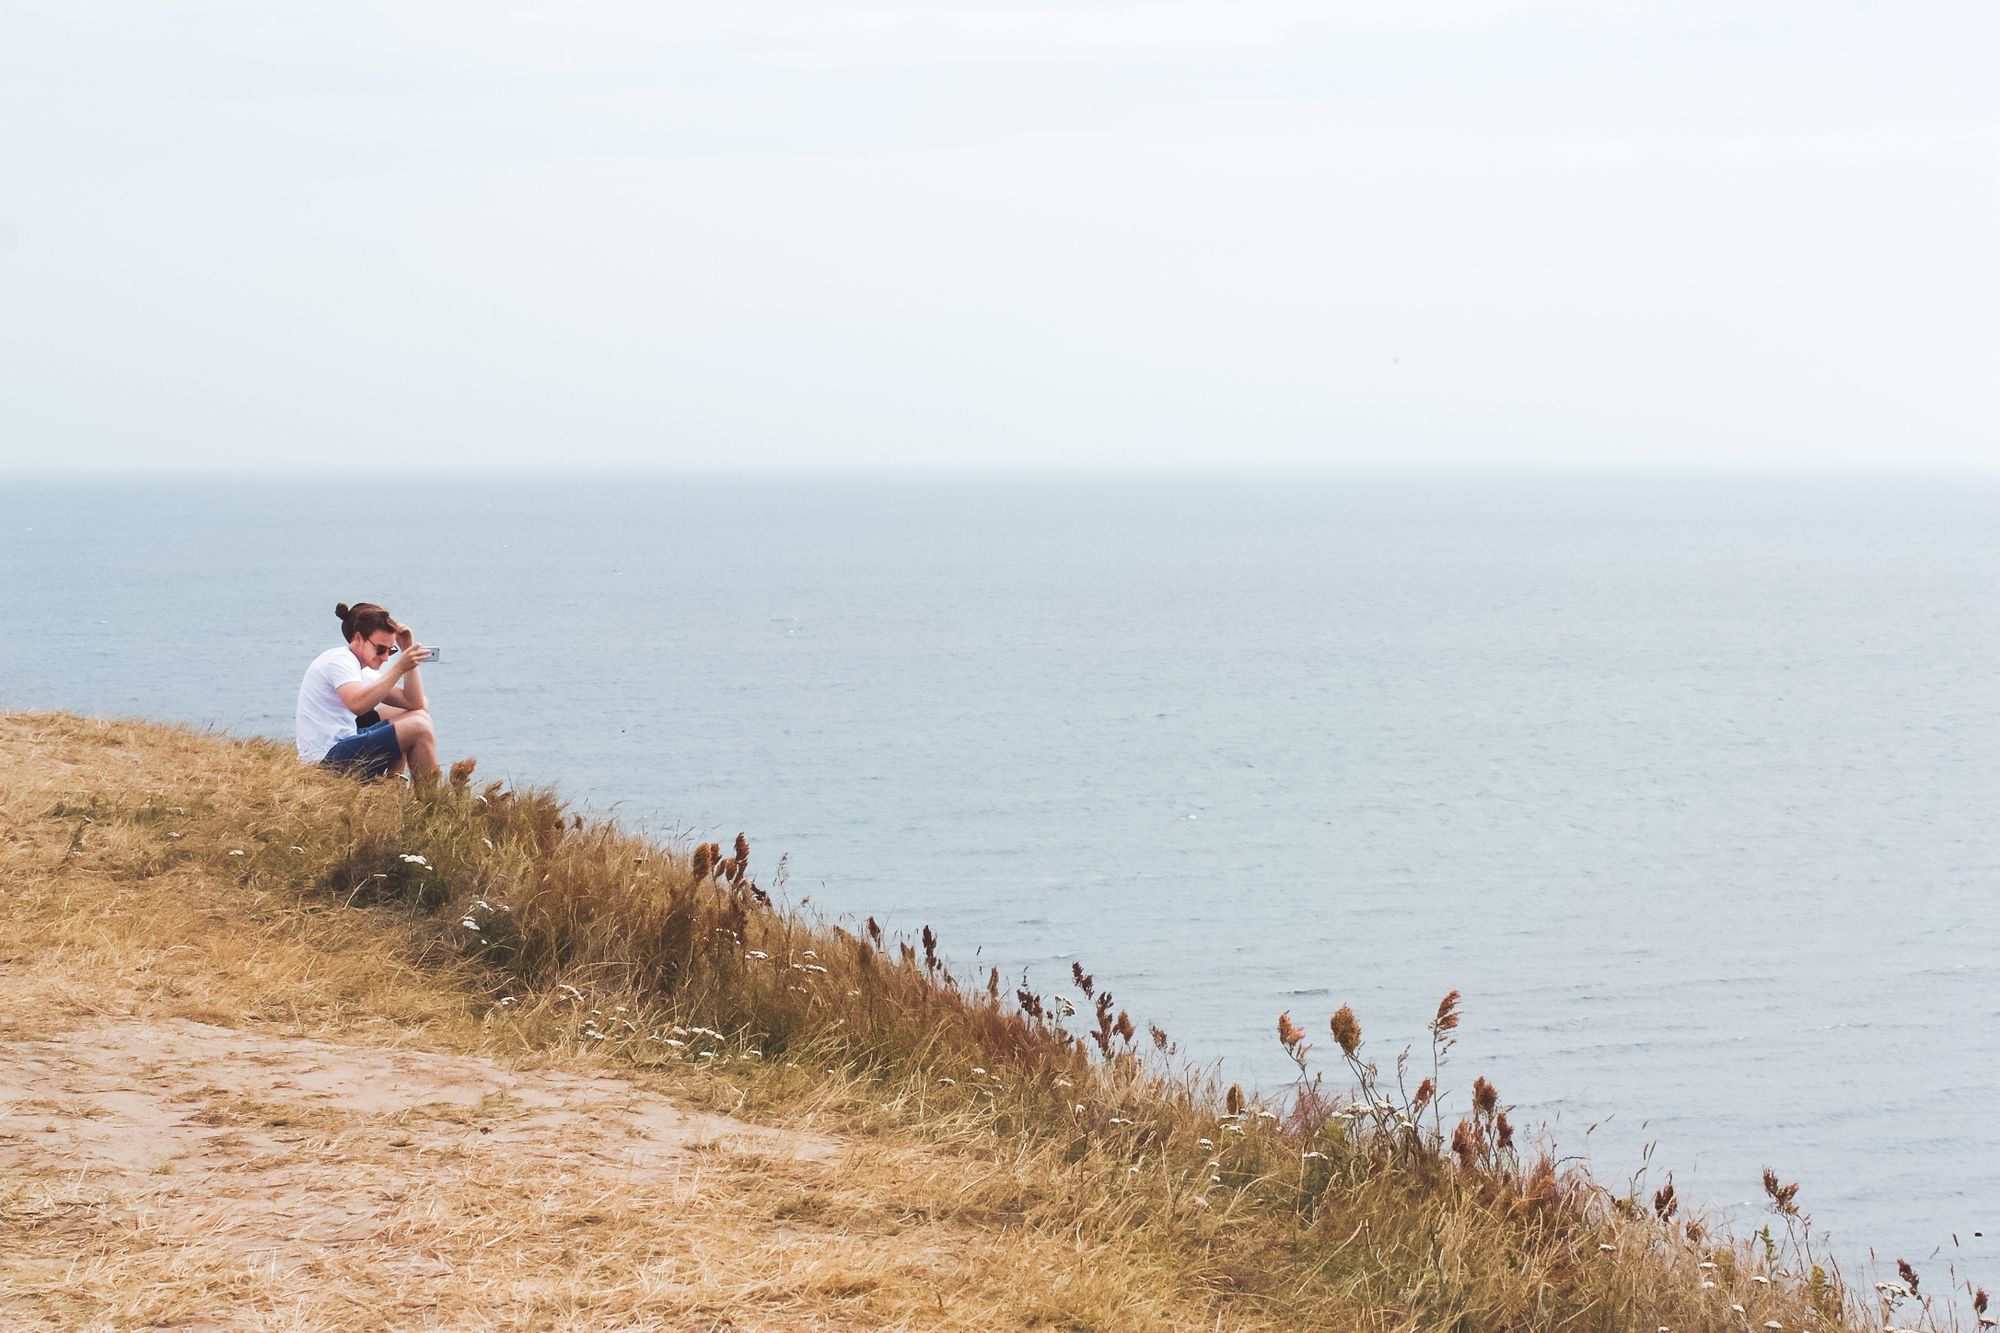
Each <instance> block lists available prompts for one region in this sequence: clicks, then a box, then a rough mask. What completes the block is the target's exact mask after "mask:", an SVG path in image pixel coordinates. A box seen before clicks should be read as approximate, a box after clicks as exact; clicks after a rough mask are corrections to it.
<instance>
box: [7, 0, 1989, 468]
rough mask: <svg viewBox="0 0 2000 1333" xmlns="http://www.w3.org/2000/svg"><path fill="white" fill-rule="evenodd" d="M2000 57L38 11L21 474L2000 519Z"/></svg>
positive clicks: (1567, 41)
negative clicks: (1968, 493) (1311, 480)
mask: <svg viewBox="0 0 2000 1333" xmlns="http://www.w3.org/2000/svg"><path fill="white" fill-rule="evenodd" d="M1995 51H2000V6H1995V5H1993V4H1991V3H1971V2H1967V3H1958V4H1943V3H1927V2H1926V0H1915V2H1914V3H1901V4H1894V5H1891V4H1888V3H1865V4H1864V3H1851V2H1849V0H1797V2H1790V0H1781V2H1779V3H1768V4H1755V3H1742V2H1741V0H1737V2H1735V3H1726V4H1723V3H1689V2H1688V0H1678V2H1674V3H1659V4H1651V3H1629V4H1628V3H1618V2H1617V0H1579V2H1578V3H1565V2H1563V0H1525V2H1523V3H1513V4H1477V3H1469V2H1467V3H1429V2H1428V0H1379V2H1378V0H1367V2H1357V3H1322V4H1301V3H1289V2H1285V0H1217V2H1214V3H1210V2H1209V0H1155V2H1154V3H1143V4H1138V3H1120V2H1115V0H1105V2H1101V3H1088V2H1086V3H1073V4H1059V3H1053V2H1049V3H1008V2H1004V0H993V2H991V3H986V2H975V0H968V2H966V3H952V2H951V0H929V2H928V3H921V4H901V3H841V2H839V0H826V2H824V3H798V2H787V0H766V2H763V3H757V2H755V0H732V3H726V4H707V3H683V4H671V3H668V4H659V3H646V4H640V3H596V4H582V5H557V4H550V3H546V0H538V2H537V3H533V4H517V3H511V2H508V0H500V2H498V3H496V2H495V0H479V3H453V2H451V0H439V2H437V3H410V2H409V0H396V2H395V3H378V2H376V0H343V2H342V3H340V4H337V5H335V4H305V3H288V4H276V5H274V4H270V3H268V2H267V0H244V2H243V3H221V2H218V0H191V2H190V3H181V4H171V3H160V0H144V2H142V3H133V4H107V3H92V2H91V0H47V2H44V0H0V468H6V467H12V468H20V467H42V466H66V467H68V466H127V465H133V464H146V465H152V466H166V467H174V468H196V467H233V466H241V465H255V466H261V467H268V466H286V467H290V466H310V467H330V466H357V465H358V466H362V467H373V466H378V465H379V466H392V465H406V466H407V465H414V466H422V467H457V466H460V465H463V464H468V463H477V464H479V465H481V466H492V467H516V466H538V465H556V466H564V467H569V466H577V465H589V464H617V465H628V464H635V463H661V464H685V463H700V464H712V463H739V462H740V463H797V462H814V463H829V464H834V463H961V462H962V463H995V462H1006V461H1023V462H1033V463H1090V464H1120V463H1144V464H1159V463H1168V464H1184V463H1234V462H1245V463H1307V462H1311V463H1331V464H1346V463H1363V464H1374V463H1399V462H1409V463H1454V462H1477V463H1509V462H1525V463H1552V462H1574V461H1604V462H1633V463H1663V462H1694V463H1719V462H1731V463H1751V464H1795V463H1818V462H1827V463H1835V464H1894V465H1901V464H1917V465H1954V464H1967V463H1977V464H1981V465H1985V464H1987V463H1990V462H1992V461H1994V460H1995V459H1996V458H2000V447H1996V441H2000V433H1996V432H2000V390H1996V379H1997V378H2000V377H1996V375H1995V369H1996V367H2000V330H1997V329H1996V320H2000V261H1996V259H1995V246H1996V244H2000V91H1997V90H2000V80H1996V79H1995V78H1994V77H1993V75H1992V61H1993V54H1994V52H1995Z"/></svg>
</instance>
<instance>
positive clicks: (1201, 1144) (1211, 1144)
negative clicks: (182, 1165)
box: [1194, 1139, 1215, 1148]
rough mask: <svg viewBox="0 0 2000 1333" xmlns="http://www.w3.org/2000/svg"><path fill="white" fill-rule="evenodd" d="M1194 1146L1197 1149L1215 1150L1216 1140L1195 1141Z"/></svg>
mask: <svg viewBox="0 0 2000 1333" xmlns="http://www.w3.org/2000/svg"><path fill="white" fill-rule="evenodd" d="M1194 1146H1195V1147H1197V1148H1213V1147H1214V1146H1215V1140H1214V1139H1196V1140H1195V1141H1194Z"/></svg>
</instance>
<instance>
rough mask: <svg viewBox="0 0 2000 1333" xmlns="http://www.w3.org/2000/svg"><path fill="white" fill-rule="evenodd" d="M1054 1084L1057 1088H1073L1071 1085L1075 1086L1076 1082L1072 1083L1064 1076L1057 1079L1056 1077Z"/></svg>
mask: <svg viewBox="0 0 2000 1333" xmlns="http://www.w3.org/2000/svg"><path fill="white" fill-rule="evenodd" d="M1056 1086H1057V1087H1058V1088H1073V1087H1075V1086H1076V1084H1074V1083H1072V1082H1070V1081H1069V1080H1068V1079H1066V1078H1059V1079H1057V1080H1056Z"/></svg>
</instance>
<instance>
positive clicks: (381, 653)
mask: <svg viewBox="0 0 2000 1333" xmlns="http://www.w3.org/2000/svg"><path fill="white" fill-rule="evenodd" d="M368 646H369V647H370V648H373V649H374V650H375V655H376V656H377V657H394V656H395V655H396V654H397V653H398V652H400V651H402V650H401V649H399V648H397V647H396V645H395V644H393V643H377V642H375V640H373V639H370V640H369V641H368Z"/></svg>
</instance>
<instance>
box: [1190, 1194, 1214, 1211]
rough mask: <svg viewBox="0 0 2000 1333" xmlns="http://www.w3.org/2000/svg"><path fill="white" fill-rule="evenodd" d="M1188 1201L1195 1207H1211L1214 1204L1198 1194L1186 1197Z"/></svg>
mask: <svg viewBox="0 0 2000 1333" xmlns="http://www.w3.org/2000/svg"><path fill="white" fill-rule="evenodd" d="M1188 1202H1189V1203H1192V1204H1193V1205H1194V1206H1195V1207H1197V1208H1212V1207H1213V1206H1214V1205H1213V1204H1211V1203H1209V1201H1208V1200H1207V1199H1204V1198H1202V1197H1201V1196H1200V1195H1199V1194H1196V1195H1193V1196H1191V1197H1190V1198H1189V1199H1188Z"/></svg>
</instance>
